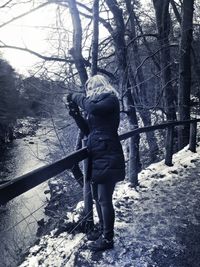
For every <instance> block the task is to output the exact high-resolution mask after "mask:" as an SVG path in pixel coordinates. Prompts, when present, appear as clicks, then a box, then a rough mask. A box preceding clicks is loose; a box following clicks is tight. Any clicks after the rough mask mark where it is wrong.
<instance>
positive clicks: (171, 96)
mask: <svg viewBox="0 0 200 267" xmlns="http://www.w3.org/2000/svg"><path fill="white" fill-rule="evenodd" d="M169 1H170V0H153V4H154V8H155V14H156V23H157V29H158V41H159V44H160V47H161V48H162V49H161V52H160V65H161V84H162V90H163V95H164V106H165V111H166V116H167V120H176V108H175V106H176V104H175V93H174V90H173V86H172V83H171V81H172V75H171V66H170V65H171V55H170V48H169V33H170V14H169Z"/></svg>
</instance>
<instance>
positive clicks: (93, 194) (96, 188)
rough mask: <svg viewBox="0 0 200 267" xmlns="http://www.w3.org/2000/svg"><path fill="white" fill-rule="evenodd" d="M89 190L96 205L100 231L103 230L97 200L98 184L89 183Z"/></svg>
mask: <svg viewBox="0 0 200 267" xmlns="http://www.w3.org/2000/svg"><path fill="white" fill-rule="evenodd" d="M91 189H92V196H93V199H94V200H95V204H96V210H97V214H98V217H99V224H100V229H103V216H102V211H101V206H100V203H99V199H98V184H96V183H91Z"/></svg>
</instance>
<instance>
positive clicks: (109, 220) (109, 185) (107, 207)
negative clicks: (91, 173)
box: [97, 181, 115, 240]
mask: <svg viewBox="0 0 200 267" xmlns="http://www.w3.org/2000/svg"><path fill="white" fill-rule="evenodd" d="M114 188H115V182H113V181H108V182H106V183H104V184H98V187H97V190H98V203H99V205H100V208H101V213H102V219H103V236H104V238H106V239H108V240H112V239H113V237H114V221H115V212H114V207H113V203H112V196H113V192H114Z"/></svg>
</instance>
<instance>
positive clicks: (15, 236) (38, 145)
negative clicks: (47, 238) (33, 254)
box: [0, 119, 73, 267]
mask: <svg viewBox="0 0 200 267" xmlns="http://www.w3.org/2000/svg"><path fill="white" fill-rule="evenodd" d="M55 124H56V123H55ZM55 124H53V122H52V120H51V119H48V120H45V119H44V120H41V121H35V120H34V121H33V120H32V119H31V120H30V121H29V122H27V121H26V122H24V123H23V125H22V126H21V127H22V128H23V129H22V128H21V127H20V126H19V128H18V130H19V131H17V132H16V133H18V134H17V136H18V138H16V139H14V140H13V142H10V143H7V147H6V149H5V150H4V152H5V153H4V154H3V153H1V163H0V164H1V179H2V180H3V179H5V180H7V179H13V178H15V177H18V176H20V175H23V174H25V173H28V172H29V171H32V170H34V169H36V168H38V167H40V166H43V165H45V164H48V163H51V162H53V161H55V160H56V159H59V158H61V157H62V156H63V152H62V150H61V148H60V142H59V140H58V135H60V136H61V131H60V132H59V129H60V128H64V127H65V126H66V124H67V123H66V121H62V122H61V123H60V121H58V125H55ZM55 131H57V132H55ZM70 132H71V131H69V132H68V133H67V134H70ZM60 138H64V137H62V136H61V137H60ZM68 140H70V139H69V138H68V139H66V140H65V144H66V146H67V149H69V150H73V147H72V145H71V143H70V142H68ZM71 140H72V138H71ZM70 145H71V147H70ZM64 178H65V180H66V183H67V181H68V173H65V176H64ZM55 179H56V178H53V179H52V181H55ZM66 187H67V185H66ZM51 188H52V189H49V186H48V182H46V183H43V184H41V185H40V186H37V187H36V188H34V189H32V190H30V191H28V192H26V193H25V194H23V195H21V196H19V197H17V198H15V199H14V200H12V201H10V202H9V203H8V204H7V205H6V206H5V207H3V209H1V216H0V225H1V227H0V239H1V244H0V249H1V252H2V253H1V259H0V266H4V267H16V266H17V264H18V263H19V262H21V261H22V258H23V254H24V253H25V252H26V251H27V249H28V248H29V247H30V246H32V245H34V243H35V242H37V241H38V237H37V236H36V234H38V227H41V225H42V224H43V223H45V222H47V221H48V217H47V213H46V206H47V205H48V203H49V200H50V194H49V193H50V191H51V190H55V189H56V188H54V189H53V187H51ZM44 192H45V193H46V194H44ZM67 201H68V200H67V199H66V202H67ZM65 205H66V207H67V203H66V204H65ZM48 215H49V216H50V214H48ZM51 216H52V215H51ZM48 232H49V231H48Z"/></svg>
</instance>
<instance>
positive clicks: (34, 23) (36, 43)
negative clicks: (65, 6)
mask: <svg viewBox="0 0 200 267" xmlns="http://www.w3.org/2000/svg"><path fill="white" fill-rule="evenodd" d="M55 8H56V6H55V5H49V6H46V7H44V8H42V9H40V10H37V11H35V12H34V13H32V14H29V15H27V16H25V17H23V18H21V19H18V20H16V21H14V22H12V23H10V24H8V25H6V26H4V27H2V28H0V40H1V41H3V42H4V43H6V44H7V45H13V46H19V47H27V48H29V49H31V50H34V51H36V52H38V53H42V52H44V51H50V46H49V41H48V37H49V30H48V26H49V24H50V23H52V22H53V16H54V14H55V11H56V10H55ZM23 12H24V11H23V10H21V12H20V13H23ZM1 13H2V11H1V10H0V14H1ZM9 19H10V18H9ZM54 19H55V18H54ZM50 20H51V21H50ZM5 21H8V19H4V20H3V19H2V17H1V22H5ZM41 26H42V27H41ZM0 52H2V53H3V56H4V58H5V59H7V60H8V61H9V62H10V63H11V65H13V67H14V68H16V70H17V71H19V72H20V73H24V72H25V73H26V72H27V69H29V68H30V67H31V66H32V65H33V64H34V63H35V62H38V61H39V59H38V58H37V57H35V56H34V55H31V54H29V53H26V52H21V51H17V50H14V49H1V50H0ZM46 55H49V54H48V52H47V53H46Z"/></svg>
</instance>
